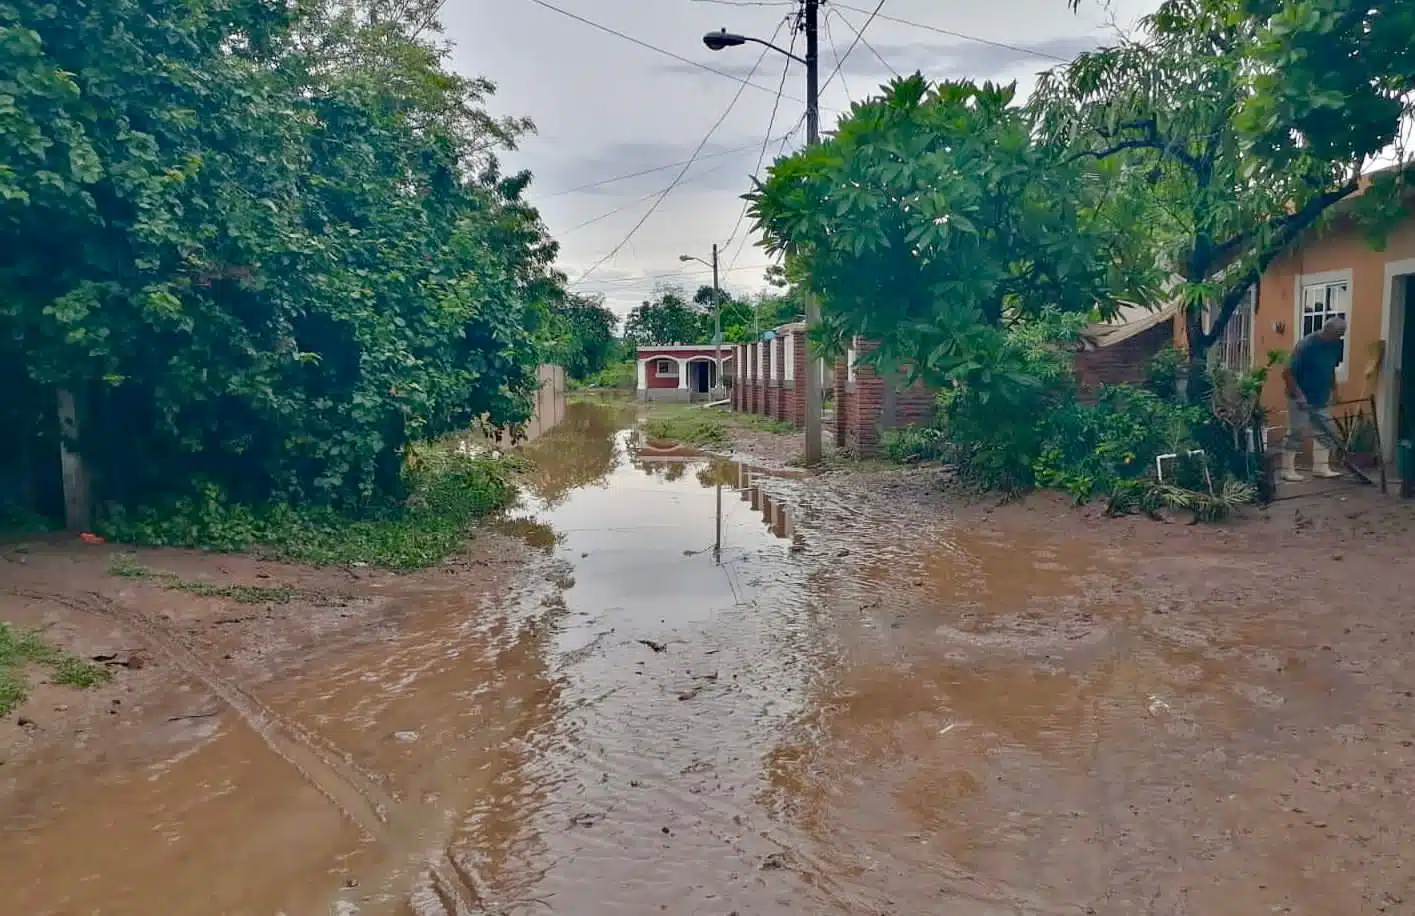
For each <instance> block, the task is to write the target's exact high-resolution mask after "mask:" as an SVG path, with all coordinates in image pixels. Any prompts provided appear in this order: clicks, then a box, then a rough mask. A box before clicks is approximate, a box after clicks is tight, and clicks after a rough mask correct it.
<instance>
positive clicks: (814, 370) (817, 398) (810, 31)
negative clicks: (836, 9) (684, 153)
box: [803, 0, 825, 465]
mask: <svg viewBox="0 0 1415 916" xmlns="http://www.w3.org/2000/svg"><path fill="white" fill-rule="evenodd" d="M803 2H804V3H805V22H804V25H805V31H806V145H807V146H815V145H816V144H817V143H819V142H820V35H819V26H820V21H819V20H820V0H803ZM805 294H806V378H805V382H806V454H805V459H806V464H808V465H814V464H819V463H820V460H821V454H822V452H821V414H822V413H823V412H824V410H825V405H824V402H823V398H822V392H821V382H822V378H821V376H822V375H823V369H822V363H821V360H820V359H819V358H813V357H812V356H811V355H810V353H811V351H810V346H811V332H812V331H814V330H815V329H816V328H818V327H820V321H821V314H820V303H819V302H818V301H817V300H816V297H815V294H814V293H812V292H811V291H810V290H809V289H808V290H806V291H805Z"/></svg>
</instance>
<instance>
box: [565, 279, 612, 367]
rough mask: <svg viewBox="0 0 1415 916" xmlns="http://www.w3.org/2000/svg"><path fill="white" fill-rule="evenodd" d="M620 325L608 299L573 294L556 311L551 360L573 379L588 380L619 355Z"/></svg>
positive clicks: (566, 297)
mask: <svg viewBox="0 0 1415 916" xmlns="http://www.w3.org/2000/svg"><path fill="white" fill-rule="evenodd" d="M618 325H619V319H618V317H616V316H615V314H614V313H613V312H612V311H610V310H609V308H608V307H607V306H605V304H604V296H602V295H598V294H595V295H588V296H587V295H579V294H576V293H570V294H568V295H566V296H565V298H564V300H563V301H560V302H557V303H556V304H555V306H554V308H553V316H552V321H551V326H552V327H551V335H552V341H551V343H550V348H549V354H548V355H549V358H550V359H551V360H553V361H556V362H559V363H560V364H561V365H562V366H564V367H565V372H566V374H567V375H569V376H570V377H571V378H573V379H577V380H584V379H586V378H588V377H589V376H591V375H594V374H595V373H597V372H599V371H601V370H602V369H604V367H605V366H608V365H609V364H610V363H611V362H613V361H614V358H615V357H616V356H617V355H618V353H619V341H618V340H617V339H616V338H615V336H614V334H615V330H616V329H617V328H618Z"/></svg>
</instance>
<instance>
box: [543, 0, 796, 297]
mask: <svg viewBox="0 0 1415 916" xmlns="http://www.w3.org/2000/svg"><path fill="white" fill-rule="evenodd" d="M532 2H533V3H543V2H544V0H532ZM785 27H786V20H785V19H783V20H782V21H781V22H780V23H778V24H777V26H776V31H775V32H773V33H772V35H771V38H770V39H769V40H770V41H771V42H775V41H776V37H777V36H778V35H780V34H781V30H782V29H783V28H785ZM770 52H771V48H769V47H763V48H762V53H761V54H760V55H758V57H757V62H756V63H754V64H752V69H751V72H750V73H749V74H748V75H747V79H746V80H744V81H742V82H741V83H740V84H739V85H738V86H737V92H736V93H735V94H733V96H732V101H730V102H728V103H727V107H726V108H725V109H723V112H722V114H721V115H719V116H718V118H717V120H716V121H714V122H713V123H712V126H711V127H709V128H708V131H707V133H706V134H704V135H703V139H702V140H701V141H699V142H698V146H697V149H695V150H693V153H692V155H691V156H689V157H688V162H687V164H685V165H684V166H683V168H682V170H680V171H679V172H678V175H677V177H675V178H674V179H673V183H672V184H670V185H669V186H668V187H666V188H664V189H663V193H661V194H659V195H658V198H657V199H655V200H654V202H653V203H652V204H651V205H650V206H649V208H648V210H647V211H646V212H645V213H644V215H643V216H642V217H640V218H639V221H638V222H637V223H635V224H634V226H633V228H632V229H630V230H629V232H628V234H626V235H625V236H624V238H623V239H621V240H620V241H619V244H617V245H615V246H614V247H613V248H612V249H610V251H609V253H608V254H606V255H605V256H604V257H602V258H600V259H599V260H598V261H596V262H595V263H594V264H592V265H591V266H590V269H589V270H587V271H585V272H584V273H583V274H581V275H580V276H579V278H578V279H577V280H576V282H577V283H583V282H584V281H585V280H587V279H589V278H590V276H592V275H593V274H594V272H595V271H597V270H599V269H600V268H601V267H603V266H604V265H605V264H606V263H608V262H609V260H610V259H611V258H613V257H614V256H615V255H617V254H618V253H619V252H620V251H622V250H623V249H624V246H625V245H627V244H629V242H630V240H632V239H633V238H634V234H635V233H636V232H638V231H639V230H640V229H641V228H643V225H644V223H646V222H648V221H649V217H651V216H653V215H654V213H655V212H657V210H658V208H659V206H660V205H662V203H663V201H664V200H665V199H666V198H667V197H668V195H669V194H671V193H672V192H673V189H674V188H676V187H678V185H679V184H680V183H681V182H682V181H683V177H684V176H685V175H687V174H688V170H689V169H691V168H692V167H693V163H694V162H696V161H697V159H698V155H699V154H700V153H702V151H703V147H705V146H707V144H708V141H709V140H711V139H712V135H713V134H715V133H717V129H718V128H719V127H721V126H722V122H723V121H726V120H727V116H728V115H730V114H731V113H732V110H733V109H734V108H736V107H737V102H738V100H739V99H741V98H742V92H743V90H745V89H746V88H747V86H748V85H749V84H750V83H751V78H752V77H753V76H756V74H757V70H758V69H760V68H761V65H762V61H764V60H766V56H767V54H769V53H770Z"/></svg>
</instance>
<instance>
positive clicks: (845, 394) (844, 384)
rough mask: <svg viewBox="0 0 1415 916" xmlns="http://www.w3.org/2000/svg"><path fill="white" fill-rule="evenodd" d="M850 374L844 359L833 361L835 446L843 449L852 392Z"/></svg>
mask: <svg viewBox="0 0 1415 916" xmlns="http://www.w3.org/2000/svg"><path fill="white" fill-rule="evenodd" d="M849 375H850V372H849V370H848V369H847V368H846V366H845V360H844V359H837V360H836V361H835V446H836V448H844V447H845V427H846V422H845V418H846V416H848V415H849V412H850V404H851V403H852V401H853V395H854V392H853V391H851V390H850V387H851V386H850V384H849V382H848V379H849Z"/></svg>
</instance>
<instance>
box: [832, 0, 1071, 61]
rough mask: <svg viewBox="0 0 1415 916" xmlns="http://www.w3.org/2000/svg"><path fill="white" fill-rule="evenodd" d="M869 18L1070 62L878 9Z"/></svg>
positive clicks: (851, 8)
mask: <svg viewBox="0 0 1415 916" xmlns="http://www.w3.org/2000/svg"><path fill="white" fill-rule="evenodd" d="M830 5H831V6H833V7H835V8H836V9H838V10H849V11H850V12H852V13H868V12H869V11H868V10H862V9H860V8H859V7H858V6H850V5H848V4H845V3H837V2H836V0H831V2H830ZM871 18H875V19H879V20H880V21H882V22H895V23H898V24H899V25H907V26H910V27H912V28H916V29H923V30H924V31H926V32H937V33H938V34H939V35H947V36H949V37H950V38H959V39H962V40H963V41H971V42H974V43H976V44H980V45H990V46H992V47H994V48H1002V49H1004V50H1007V51H1017V52H1018V53H1020V54H1030V55H1032V56H1033V57H1045V58H1046V59H1048V60H1055V61H1060V62H1061V63H1063V64H1065V63H1070V61H1068V60H1067V59H1066V58H1064V57H1057V56H1056V55H1055V54H1048V53H1047V52H1045V51H1038V50H1037V49H1036V48H1024V47H1022V46H1021V45H1010V44H1008V43H1007V42H1005V41H993V40H992V39H991V38H979V37H978V36H976V35H968V34H966V33H964V32H955V31H953V30H951V29H944V28H939V27H938V26H935V25H926V24H924V23H922V22H911V21H910V20H908V19H900V18H899V17H897V16H883V15H880V13H879V10H878V9H876V10H875V12H874V14H873V15H872V16H871ZM866 25H867V26H868V23H866Z"/></svg>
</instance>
